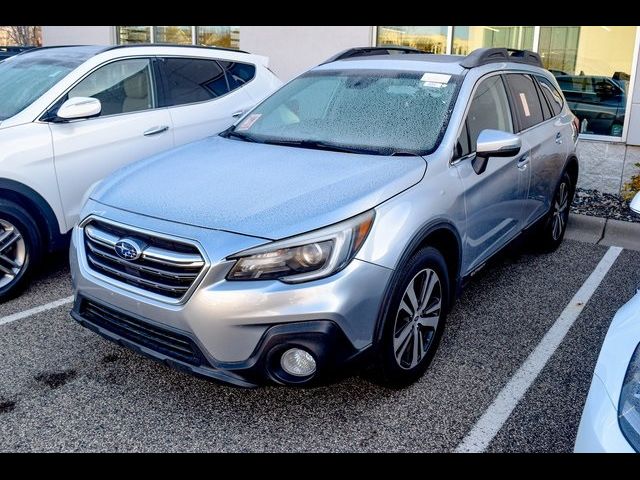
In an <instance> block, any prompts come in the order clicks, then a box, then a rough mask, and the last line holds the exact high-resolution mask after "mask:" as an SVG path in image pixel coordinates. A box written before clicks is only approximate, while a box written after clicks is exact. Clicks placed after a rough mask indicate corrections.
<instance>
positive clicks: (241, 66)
mask: <svg viewBox="0 0 640 480" xmlns="http://www.w3.org/2000/svg"><path fill="white" fill-rule="evenodd" d="M220 65H222V68H224V70H225V72H226V74H227V81H228V82H229V89H230V90H231V91H233V90H236V89H237V88H240V87H241V86H243V85H244V84H245V83H248V82H250V81H251V80H253V78H254V77H255V76H256V67H255V65H251V64H249V63H237V62H223V61H220Z"/></svg>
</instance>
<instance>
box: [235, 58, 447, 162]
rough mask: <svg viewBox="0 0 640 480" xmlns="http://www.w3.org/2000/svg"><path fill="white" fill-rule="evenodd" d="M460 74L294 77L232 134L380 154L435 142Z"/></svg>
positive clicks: (420, 150)
mask: <svg viewBox="0 0 640 480" xmlns="http://www.w3.org/2000/svg"><path fill="white" fill-rule="evenodd" d="M458 83H459V77H458V76H455V75H448V74H442V73H428V72H427V73H425V72H415V71H392V70H341V71H332V70H331V71H328V70H317V71H311V72H308V73H306V74H304V75H302V76H300V77H298V78H297V79H295V80H293V81H291V82H290V83H288V84H287V85H285V86H284V87H282V88H281V89H280V90H279V91H277V92H276V93H274V94H273V95H272V96H271V97H269V98H268V99H267V100H265V101H264V102H263V103H262V104H260V105H258V106H257V107H256V108H255V109H254V110H252V111H251V113H250V114H249V115H247V116H246V117H245V118H244V119H243V120H242V121H241V122H240V123H239V124H237V125H236V126H235V127H233V128H232V129H231V130H229V131H228V132H227V135H228V136H232V137H241V138H243V139H244V140H248V141H257V142H264V143H275V144H289V145H299V146H303V147H308V148H327V149H333V150H344V151H353V152H362V153H374V154H380V155H393V154H418V155H425V154H428V153H430V152H431V151H433V150H435V148H437V146H438V143H439V142H440V137H441V134H442V132H444V130H445V128H446V124H447V121H448V118H449V114H450V112H451V109H452V107H453V103H454V99H455V98H454V97H455V92H456V91H457V85H458Z"/></svg>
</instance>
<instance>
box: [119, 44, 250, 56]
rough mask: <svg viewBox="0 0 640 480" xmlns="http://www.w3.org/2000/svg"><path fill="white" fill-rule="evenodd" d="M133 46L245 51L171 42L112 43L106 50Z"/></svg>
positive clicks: (242, 51)
mask: <svg viewBox="0 0 640 480" xmlns="http://www.w3.org/2000/svg"><path fill="white" fill-rule="evenodd" d="M134 47H181V48H206V49H208V50H225V51H228V52H237V53H246V54H249V55H250V53H249V52H246V51H244V50H238V49H236V48H227V47H208V46H206V45H178V44H173V43H127V44H125V45H113V46H111V47H108V48H107V50H116V49H118V48H134Z"/></svg>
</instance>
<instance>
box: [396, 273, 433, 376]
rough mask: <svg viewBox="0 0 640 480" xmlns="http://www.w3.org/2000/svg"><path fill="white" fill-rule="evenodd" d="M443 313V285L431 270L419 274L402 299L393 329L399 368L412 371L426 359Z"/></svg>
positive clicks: (408, 286) (410, 283)
mask: <svg viewBox="0 0 640 480" xmlns="http://www.w3.org/2000/svg"><path fill="white" fill-rule="evenodd" d="M441 311H442V285H441V283H440V277H439V276H438V274H437V273H436V272H435V271H434V270H432V269H430V268H427V269H424V270H421V271H420V272H418V273H417V274H416V275H415V276H414V277H413V279H412V280H411V282H409V285H407V288H406V290H405V292H404V294H403V295H402V299H401V300H400V306H399V307H398V312H397V314H396V320H395V324H394V329H393V352H394V354H395V358H396V362H397V363H398V365H399V366H400V367H401V368H403V369H405V370H410V369H412V368H414V367H416V366H417V365H418V364H419V363H420V361H421V360H422V359H423V358H424V357H425V355H426V354H427V352H428V351H429V348H430V347H431V343H432V341H433V338H434V336H435V333H436V330H437V328H438V323H439V322H440V314H441Z"/></svg>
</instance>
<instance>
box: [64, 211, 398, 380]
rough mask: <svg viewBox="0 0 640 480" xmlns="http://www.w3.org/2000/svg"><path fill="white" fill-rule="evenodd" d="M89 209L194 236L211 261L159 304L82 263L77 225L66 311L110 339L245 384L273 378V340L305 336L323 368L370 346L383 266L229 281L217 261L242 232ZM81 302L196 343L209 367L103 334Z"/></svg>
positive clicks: (386, 272)
mask: <svg viewBox="0 0 640 480" xmlns="http://www.w3.org/2000/svg"><path fill="white" fill-rule="evenodd" d="M90 213H94V214H98V215H100V216H104V217H106V218H108V219H110V220H114V221H119V222H122V223H127V224H129V225H136V226H137V227H139V228H144V229H147V230H151V231H157V232H161V233H171V234H172V235H174V236H179V237H182V238H186V239H191V240H195V241H197V242H198V243H199V244H200V245H202V247H203V249H204V250H205V252H206V254H207V255H208V257H209V258H210V260H211V266H210V267H209V268H208V271H207V272H206V274H205V275H204V277H203V278H202V280H201V281H200V284H199V285H198V286H197V288H195V290H194V291H193V293H192V294H191V296H190V297H189V298H188V300H187V301H186V302H185V303H183V304H171V303H164V302H162V301H158V300H157V299H152V298H145V297H144V296H142V295H139V294H137V293H135V292H132V291H130V290H129V289H127V288H126V286H123V285H119V284H118V283H117V282H111V281H107V280H105V279H104V278H100V277H99V276H98V275H95V274H94V272H93V271H92V270H91V269H90V268H89V266H88V265H87V262H86V257H85V256H84V247H83V242H82V239H81V238H80V231H79V230H78V229H77V228H76V229H74V233H73V235H72V243H71V249H70V264H71V273H72V279H73V284H74V288H75V293H76V308H74V313H73V316H74V318H76V320H78V321H79V322H80V323H82V324H83V325H85V326H87V327H89V328H92V329H93V330H94V331H96V332H97V333H100V334H101V335H103V336H105V337H107V338H110V339H111V340H114V341H117V342H119V343H121V344H123V345H126V346H128V347H130V348H134V349H135V350H137V351H139V352H141V353H144V354H147V355H149V356H153V357H154V358H157V359H159V360H161V361H164V362H166V363H169V364H171V365H172V366H174V367H177V368H183V369H186V370H189V371H190V372H192V373H194V374H197V375H204V376H207V377H212V378H217V379H219V380H223V381H227V382H231V383H235V384H238V385H245V386H250V385H253V384H255V383H262V382H263V381H264V380H265V379H267V377H269V378H271V379H272V380H274V378H272V376H270V375H266V377H265V370H264V365H266V362H267V359H266V356H267V353H268V352H267V346H268V347H269V350H270V349H271V347H273V346H274V342H279V343H286V342H288V343H296V342H297V343H300V342H303V346H305V345H306V343H304V342H310V344H309V345H311V344H313V348H314V349H315V350H314V353H316V354H317V355H319V356H320V357H321V358H320V360H321V361H322V363H323V364H324V365H326V367H327V368H326V369H328V368H329V367H330V366H331V367H336V366H337V364H339V363H343V362H346V361H348V360H349V359H351V358H353V357H354V356H356V354H357V353H358V352H361V351H364V350H366V349H367V348H368V347H369V346H370V345H371V344H372V339H373V334H374V329H375V324H376V321H377V318H378V310H379V307H380V304H381V301H382V298H383V295H384V290H385V288H386V285H387V283H388V281H389V278H390V275H391V273H392V271H391V270H390V269H387V268H384V267H380V266H378V265H374V264H371V263H368V262H363V261H360V260H357V259H356V260H353V261H352V262H351V264H349V265H348V266H347V268H345V269H344V270H342V271H341V272H339V273H337V274H336V275H333V276H331V277H328V278H324V279H321V280H316V281H313V282H308V283H303V284H295V285H288V284H284V283H282V282H279V281H240V282H229V281H226V280H225V277H226V274H227V273H228V271H229V270H230V269H231V267H232V265H233V262H229V261H225V260H224V258H225V257H226V256H227V255H229V254H231V253H234V252H235V251H237V250H241V249H243V248H247V245H246V241H247V240H246V237H242V236H239V235H235V234H231V233H227V232H220V231H215V230H207V229H199V228H196V227H191V226H186V225H177V224H173V223H169V222H165V221H162V220H158V219H153V218H150V217H144V216H141V215H135V214H132V213H130V212H122V211H120V210H117V209H111V208H110V207H105V206H102V205H100V211H93V212H90ZM251 241H253V242H255V241H256V240H255V239H251ZM243 242H245V243H244V244H242V245H239V244H241V243H243ZM261 242H262V243H264V240H262V241H261ZM82 299H90V300H91V301H94V302H97V303H99V304H100V305H104V306H107V307H109V308H113V309H116V310H118V311H119V312H122V313H124V314H126V315H130V316H132V317H134V318H137V319H139V320H141V321H144V322H150V323H152V324H155V325H157V326H158V327H161V328H165V329H169V330H171V331H176V332H180V334H182V335H184V336H186V337H188V338H190V339H192V341H193V342H194V343H195V345H197V347H198V349H199V351H200V352H202V355H203V357H204V359H205V360H206V364H205V365H204V366H196V367H197V368H194V366H193V365H191V366H189V365H188V364H183V363H184V362H180V361H179V360H176V359H172V358H171V357H168V356H167V355H165V354H163V353H161V352H158V351H154V350H153V348H149V346H145V345H142V344H140V343H137V342H135V341H132V340H131V339H127V338H125V337H124V336H123V335H119V334H117V333H114V332H109V331H107V329H105V328H104V327H101V326H99V325H96V324H95V323H94V322H91V321H90V319H88V318H85V316H83V315H82V314H81V311H80V310H79V308H80V306H81V302H82ZM293 337H296V338H293ZM283 339H286V342H284V340H283ZM310 339H312V340H310ZM320 345H325V347H322V348H321V347H320ZM334 346H335V348H334ZM306 348H307V349H309V348H311V347H310V346H309V347H306ZM256 365H259V366H256ZM324 365H323V366H322V368H321V366H320V365H319V367H318V374H320V373H321V370H326V369H325V368H324ZM258 373H259V374H258ZM275 380H276V381H277V379H275Z"/></svg>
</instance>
